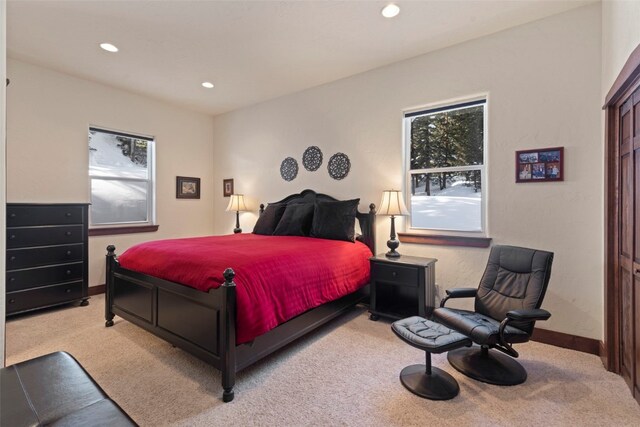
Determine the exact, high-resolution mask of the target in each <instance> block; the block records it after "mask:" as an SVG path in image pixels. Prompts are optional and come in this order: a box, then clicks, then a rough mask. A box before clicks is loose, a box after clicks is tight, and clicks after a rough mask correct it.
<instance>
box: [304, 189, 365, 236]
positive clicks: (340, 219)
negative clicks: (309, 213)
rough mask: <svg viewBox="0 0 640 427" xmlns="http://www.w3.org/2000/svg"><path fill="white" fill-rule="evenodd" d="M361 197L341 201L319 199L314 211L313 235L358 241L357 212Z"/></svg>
mask: <svg viewBox="0 0 640 427" xmlns="http://www.w3.org/2000/svg"><path fill="white" fill-rule="evenodd" d="M358 203H360V199H353V200H345V201H341V202H330V201H317V202H316V205H315V208H314V212H313V223H312V226H311V237H319V238H321V239H331V240H346V241H348V242H355V241H356V231H355V225H356V214H357V213H358Z"/></svg>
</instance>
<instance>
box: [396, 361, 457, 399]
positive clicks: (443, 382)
mask: <svg viewBox="0 0 640 427" xmlns="http://www.w3.org/2000/svg"><path fill="white" fill-rule="evenodd" d="M426 369H427V367H426V366H425V365H411V366H407V367H406V368H404V369H403V370H402V372H400V382H401V383H402V385H403V386H404V387H405V388H406V389H407V390H409V391H410V392H411V393H413V394H415V395H417V396H420V397H424V398H426V399H431V400H449V399H453V398H454V397H456V396H457V395H458V393H459V392H460V386H459V385H458V382H457V381H456V380H455V379H454V378H453V377H452V376H451V375H449V374H448V373H446V372H445V371H443V370H442V369H438V368H435V367H432V368H431V375H429V374H427V373H426Z"/></svg>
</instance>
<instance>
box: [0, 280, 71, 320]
mask: <svg viewBox="0 0 640 427" xmlns="http://www.w3.org/2000/svg"><path fill="white" fill-rule="evenodd" d="M82 286H83V285H82V282H74V283H65V284H64V285H55V286H46V287H44V288H37V289H31V290H28V291H19V292H7V314H12V313H17V312H19V311H26V310H30V309H34V308H40V307H46V306H49V305H56V304H63V303H65V302H70V301H74V300H78V299H80V298H82V296H83V295H82Z"/></svg>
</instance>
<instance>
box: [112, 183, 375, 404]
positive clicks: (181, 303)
mask: <svg viewBox="0 0 640 427" xmlns="http://www.w3.org/2000/svg"><path fill="white" fill-rule="evenodd" d="M315 200H332V201H334V200H336V199H334V198H333V197H331V196H327V195H325V194H319V193H316V192H314V191H313V190H304V191H303V192H301V193H300V194H292V195H290V196H288V197H286V198H284V199H283V200H281V201H279V202H277V203H300V202H308V203H313V202H314V201H315ZM263 211H264V205H260V213H262V212H263ZM357 219H358V221H359V223H360V228H361V230H362V235H361V236H358V237H357V239H358V240H359V241H361V242H363V243H364V244H366V245H367V246H368V247H369V248H370V249H371V252H372V253H373V254H375V253H376V252H375V205H374V204H371V205H369V212H368V213H360V212H358V213H357ZM115 249H116V248H115V246H113V245H110V246H108V247H107V270H106V276H107V277H106V298H105V319H106V323H105V326H107V327H109V326H113V324H114V323H113V318H114V316H115V315H118V316H120V317H122V318H123V319H125V320H128V321H129V322H131V323H134V324H136V325H138V326H140V327H141V328H143V329H146V330H147V331H149V332H151V333H152V334H154V335H156V336H158V337H160V338H163V339H164V340H166V341H168V342H170V343H171V344H173V345H175V346H178V347H180V348H182V349H184V350H186V351H188V352H189V353H191V354H193V355H194V356H196V357H199V358H200V359H202V360H204V361H205V362H207V363H209V364H211V365H213V366H214V367H216V368H217V369H219V370H220V371H221V373H222V388H223V390H224V392H223V394H222V400H223V401H225V402H230V401H231V400H233V396H234V391H233V387H234V384H235V379H236V373H237V372H238V371H240V370H242V369H244V368H246V367H247V366H249V365H251V364H253V363H255V362H256V361H258V360H260V359H262V358H263V357H265V356H267V355H269V354H271V353H273V352H274V351H276V350H278V349H280V348H282V347H284V346H285V345H287V344H289V343H291V342H292V341H294V340H295V339H297V338H300V337H302V336H303V335H305V334H307V333H309V332H311V331H313V330H314V329H317V328H318V327H320V326H322V325H324V324H325V323H327V322H328V321H330V320H331V319H334V318H335V317H337V316H339V315H340V314H342V313H345V312H346V311H348V310H349V309H350V308H352V307H353V306H354V305H355V304H357V303H358V302H360V301H362V300H363V299H364V298H365V294H364V292H362V290H360V291H358V292H354V293H352V294H349V295H347V296H344V297H342V298H341V299H338V300H335V301H331V302H328V303H326V304H323V305H321V306H319V307H316V308H314V309H312V310H309V311H307V312H305V313H303V314H301V315H299V316H297V317H295V318H293V319H291V320H289V321H287V322H286V323H283V324H281V325H279V326H278V327H276V328H275V329H272V330H271V331H269V332H267V333H265V334H263V335H261V336H259V337H257V338H255V339H254V340H253V341H252V342H250V343H246V344H241V345H236V288H235V286H236V285H235V283H234V282H233V278H234V276H235V273H234V272H233V270H232V269H231V268H227V269H226V270H225V271H224V274H223V276H224V279H225V282H224V283H223V284H222V285H221V286H220V287H219V288H217V289H211V290H210V291H209V292H202V291H199V290H197V289H194V288H191V287H189V286H184V285H181V284H178V283H174V282H170V281H167V280H163V279H158V278H157V277H153V276H149V275H146V274H141V273H137V272H135V271H131V270H127V269H126V268H123V267H121V266H120V263H119V262H118V260H117V257H116V254H115Z"/></svg>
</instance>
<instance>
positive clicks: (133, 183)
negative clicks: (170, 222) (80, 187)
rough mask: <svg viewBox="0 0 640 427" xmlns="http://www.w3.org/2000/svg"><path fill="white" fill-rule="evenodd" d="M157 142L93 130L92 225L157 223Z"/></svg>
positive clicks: (90, 146)
mask: <svg viewBox="0 0 640 427" xmlns="http://www.w3.org/2000/svg"><path fill="white" fill-rule="evenodd" d="M154 163H155V156H154V139H153V138H152V137H148V136H140V135H130V134H126V133H121V132H115V131H111V130H105V129H98V128H94V127H90V128H89V179H90V180H91V208H90V210H89V215H90V222H91V225H92V226H116V225H119V226H122V225H150V224H153V223H154V219H155V218H154V217H155V200H154V172H153V167H154Z"/></svg>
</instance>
